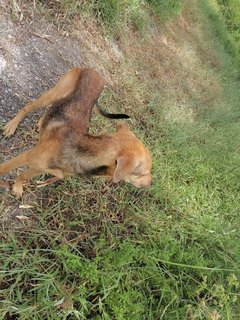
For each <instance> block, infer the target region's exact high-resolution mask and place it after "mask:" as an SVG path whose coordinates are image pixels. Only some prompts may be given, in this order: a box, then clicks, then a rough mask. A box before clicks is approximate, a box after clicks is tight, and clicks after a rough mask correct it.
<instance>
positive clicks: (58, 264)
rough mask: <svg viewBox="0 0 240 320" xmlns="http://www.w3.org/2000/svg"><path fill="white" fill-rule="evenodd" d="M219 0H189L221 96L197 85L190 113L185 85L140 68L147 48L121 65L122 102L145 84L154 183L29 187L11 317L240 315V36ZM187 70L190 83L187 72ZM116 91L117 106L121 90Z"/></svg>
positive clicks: (3, 283) (2, 279) (3, 275)
mask: <svg viewBox="0 0 240 320" xmlns="http://www.w3.org/2000/svg"><path fill="white" fill-rule="evenodd" d="M103 3H107V2H101V4H103ZM155 3H157V2H155ZM160 3H161V2H159V4H160ZM169 3H170V2H169ZM212 4H213V2H208V1H205V0H204V1H201V2H193V3H192V5H191V7H189V8H188V11H189V13H190V15H191V16H193V20H194V22H195V23H196V22H197V23H198V24H199V25H200V26H201V32H202V34H201V35H202V36H203V38H204V40H205V41H204V42H203V41H201V38H198V37H197V36H196V35H195V34H194V32H195V31H194V30H193V31H192V33H191V35H192V36H193V40H191V39H188V40H189V41H194V45H195V47H196V48H197V49H198V50H199V51H197V53H198V55H203V59H202V60H203V62H202V65H201V68H199V69H198V70H197V71H196V70H190V71H189V72H192V74H193V75H194V77H195V76H196V77H197V74H198V73H201V72H202V73H203V74H204V76H203V79H205V80H206V81H207V80H208V78H211V77H213V78H214V79H216V81H217V82H218V83H219V86H220V88H221V90H220V93H219V94H221V97H219V98H218V97H217V96H216V97H214V99H213V98H212V91H211V90H213V88H211V87H208V88H207V90H208V91H207V93H206V91H204V87H200V86H198V87H197V88H198V90H202V91H201V92H200V93H199V91H196V92H195V94H192V93H191V92H190V93H189V92H188V96H187V102H186V105H187V110H186V114H184V116H181V117H180V116H179V117H177V115H176V114H174V113H173V115H172V113H171V110H172V108H173V104H174V103H175V101H177V100H178V99H179V97H178V96H177V92H175V91H176V89H175V87H174V90H173V91H170V90H172V88H170V87H169V88H167V90H166V91H167V93H166V94H165V95H164V90H163V89H162V87H161V86H162V84H161V83H160V85H159V87H157V85H158V84H157V80H156V79H155V78H154V77H149V78H147V75H145V74H144V75H145V76H146V79H147V80H146V79H145V80H146V81H142V80H141V79H142V78H141V75H142V74H143V70H144V72H145V70H146V69H145V65H144V63H145V61H142V60H141V55H139V56H138V58H139V61H135V60H134V61H132V60H131V58H130V57H127V58H126V61H125V62H124V63H125V64H126V65H125V67H126V70H127V68H128V69H131V68H133V67H134V66H135V67H136V65H137V67H136V68H138V69H137V71H138V73H136V74H137V75H135V74H132V77H130V76H127V77H126V78H124V75H122V77H123V78H122V79H121V80H122V82H123V85H122V86H123V87H122V90H123V89H125V90H126V91H124V93H125V94H126V93H128V98H127V99H126V98H125V99H126V101H124V99H123V100H121V103H122V104H123V106H124V107H128V108H129V100H130V99H131V98H130V97H131V96H132V95H134V94H135V95H136V98H135V100H134V99H133V98H132V99H133V100H130V105H133V107H132V109H131V114H132V117H133V119H132V123H133V126H132V128H133V129H134V131H135V132H136V133H137V134H138V135H139V136H140V137H141V139H143V140H144V142H145V143H146V144H147V145H148V147H149V148H150V149H151V152H152V154H153V163H154V167H153V174H154V183H153V186H152V187H151V188H149V189H142V190H138V189H135V188H133V187H131V186H128V185H125V184H119V185H109V184H108V183H106V182H104V181H101V180H98V179H91V180H90V179H85V178H83V179H79V178H71V179H67V180H64V181H61V182H58V183H56V184H54V185H49V186H46V187H45V188H44V189H43V190H42V191H41V190H39V189H37V188H34V187H31V186H30V187H29V188H27V190H26V194H27V193H30V192H33V193H34V194H35V196H33V197H35V198H34V199H33V200H31V198H30V200H28V198H24V199H23V203H26V204H28V203H29V201H30V203H32V204H33V206H34V208H32V209H30V210H32V213H31V215H30V217H29V221H26V223H25V225H23V226H22V227H20V228H17V229H15V230H14V232H13V231H12V230H7V229H5V230H2V233H1V239H2V241H1V243H0V252H1V254H0V319H9V318H10V319H11V318H12V319H14V316H15V317H16V318H19V319H21V320H25V319H26V320H29V319H36V320H38V319H39V320H42V319H53V320H57V319H95V320H100V319H104V320H105V319H106V320H108V319H109V320H113V319H116V320H128V319H133V320H141V319H147V320H156V319H164V320H171V319H173V320H177V319H179V320H183V319H190V320H192V319H198V320H199V319H200V320H213V319H214V320H215V319H220V318H219V317H220V316H221V319H224V320H225V319H226V320H235V319H236V320H237V319H239V310H240V303H239V298H240V297H239V286H240V246H239V240H240V239H239V224H240V218H239V211H240V193H239V180H240V179H239V178H240V165H239V163H240V161H239V160H240V154H239V150H240V149H239V148H240V146H239V141H240V129H239V113H240V112H239V106H238V104H239V98H240V90H239V79H238V76H237V74H236V71H235V70H236V64H235V59H236V53H235V51H234V50H233V49H232V48H233V46H234V44H232V43H230V42H229V40H228V34H227V32H226V29H224V27H223V26H222V22H221V20H220V18H219V16H218V14H217V12H216V11H215V9H214V6H213V5H212ZM185 10H186V9H185ZM189 34H190V33H189ZM189 34H188V36H189ZM189 37H190V36H189ZM195 47H194V48H195ZM200 48H201V50H200ZM162 50H163V48H162ZM204 50H206V51H204ZM206 52H214V55H215V56H216V60H217V61H219V63H218V65H219V67H218V68H216V67H213V68H209V64H208V63H209V61H208V59H209V57H208V55H207V54H206ZM157 61H160V60H157ZM165 61H166V62H167V57H166V59H165ZM161 63H162V62H161ZM172 63H173V62H172ZM141 65H143V66H141ZM141 68H143V69H141ZM169 68H170V67H169ZM189 68H190V67H189ZM181 70H183V66H181V68H180V71H181ZM180 71H179V72H180ZM184 72H186V70H184ZM194 72H195V73H194ZM176 73H177V71H176ZM183 74H185V73H183ZM188 75H189V74H188ZM181 77H182V78H181ZM139 78H140V80H138V79H139ZM177 78H178V83H177V84H179V86H181V90H182V91H181V92H182V93H184V92H185V91H186V89H188V86H187V85H186V81H187V77H183V75H182V74H181V73H180V75H179V76H178V77H177ZM174 85H175V86H176V84H175V83H174ZM136 87H137V89H138V91H137V90H136ZM156 88H157V90H156ZM159 88H161V89H162V91H160V89H159ZM154 90H156V91H154ZM168 90H169V92H168ZM184 90H185V91H184ZM121 93H122V92H121V88H120V89H119V94H121ZM213 94H214V93H213ZM202 95H205V96H206V95H207V98H205V96H204V97H202ZM208 95H209V96H210V98H208ZM144 97H145V99H146V101H144V103H143V104H142V105H141V103H138V102H139V101H142V100H143V98H144ZM105 98H106V101H107V102H108V103H109V105H113V106H114V109H115V104H117V102H116V101H115V100H114V99H117V97H114V96H112V95H110V94H109V95H106V97H105ZM182 103H183V102H182ZM143 105H144V106H143ZM138 108H139V109H138ZM141 108H142V109H141ZM174 110H177V109H174ZM189 110H191V111H192V112H193V115H194V116H193V120H192V121H186V118H187V112H189ZM170 113H171V117H170V116H169V115H170ZM187 119H188V118H187ZM94 121H96V122H97V121H99V120H98V118H97V119H95V120H94ZM101 121H102V122H101V124H105V125H106V122H104V121H103V120H101ZM98 123H99V122H98ZM108 125H109V124H108ZM8 198H9V199H11V201H16V200H13V199H12V197H11V196H10V195H4V201H8ZM16 203H17V205H20V204H21V202H17V201H16ZM28 223H29V226H28Z"/></svg>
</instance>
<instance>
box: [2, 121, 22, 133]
mask: <svg viewBox="0 0 240 320" xmlns="http://www.w3.org/2000/svg"><path fill="white" fill-rule="evenodd" d="M17 126H18V121H16V120H15V119H12V120H11V121H9V122H8V123H7V124H6V125H5V126H4V127H3V134H4V135H5V136H6V137H11V136H12V135H13V134H14V132H15V131H16V129H17Z"/></svg>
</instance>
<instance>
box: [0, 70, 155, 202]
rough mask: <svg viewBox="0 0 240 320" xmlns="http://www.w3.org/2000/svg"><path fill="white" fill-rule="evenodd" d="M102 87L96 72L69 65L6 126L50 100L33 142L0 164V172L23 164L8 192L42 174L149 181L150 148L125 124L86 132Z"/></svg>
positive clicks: (139, 184) (138, 182) (138, 183)
mask: <svg viewBox="0 0 240 320" xmlns="http://www.w3.org/2000/svg"><path fill="white" fill-rule="evenodd" d="M102 90H103V80H102V78H101V77H100V76H99V74H98V73H97V72H96V71H94V70H93V69H82V68H74V69H72V70H70V71H69V72H68V73H66V74H65V75H64V76H63V77H62V78H61V79H60V81H59V82H58V83H57V84H56V86H55V87H54V88H53V89H51V90H49V91H48V92H46V93H44V94H43V95H42V96H40V98H39V99H37V100H36V101H34V102H31V103H29V104H27V105H26V106H25V107H24V108H23V109H22V110H21V111H20V112H19V113H18V114H17V115H16V116H15V117H14V118H13V119H12V120H11V121H10V122H9V123H8V124H7V125H6V126H5V134H6V135H11V134H12V133H14V131H15V129H16V127H17V125H18V123H19V122H20V121H21V120H22V118H23V117H24V116H25V115H26V113H28V112H29V111H31V110H33V109H35V108H38V107H44V106H49V105H51V108H50V109H49V110H48V112H47V113H46V114H45V115H44V117H43V118H42V119H41V122H40V125H39V129H40V132H39V142H38V144H37V145H36V146H35V147H33V148H32V149H30V150H28V151H26V152H24V153H22V154H20V155H19V156H17V157H15V158H13V159H11V160H10V161H8V162H6V163H3V164H1V165H0V175H3V174H4V173H7V172H9V171H11V170H14V169H15V168H17V167H20V166H23V165H27V166H28V169H27V170H26V171H24V172H23V173H22V174H20V175H19V176H18V177H17V179H16V180H15V183H14V185H13V188H12V192H13V194H15V195H16V196H17V197H21V195H22V192H23V187H22V185H23V183H24V181H28V180H30V179H31V178H33V177H35V176H38V175H40V174H43V173H49V174H52V175H54V176H55V177H56V178H55V180H56V179H60V178H64V177H66V176H69V175H102V176H105V177H108V178H110V179H112V180H113V182H114V183H116V182H119V181H121V180H123V181H126V182H129V183H131V184H133V185H134V186H136V187H145V186H149V185H150V184H151V182H152V177H151V167H152V160H151V156H150V153H149V151H148V150H147V149H146V148H145V147H144V145H143V144H142V143H141V141H140V140H139V139H138V138H137V137H136V136H135V135H134V134H133V133H132V132H131V131H130V129H129V128H128V127H127V125H125V124H121V125H119V127H118V129H117V131H116V133H115V134H111V135H101V136H93V135H89V134H88V133H87V132H88V124H89V119H90V117H91V112H92V108H93V106H94V104H95V103H96V101H97V99H98V97H99V95H100V93H101V92H102ZM100 110H101V109H100ZM100 113H101V111H100ZM106 115H109V114H107V113H106V114H105V116H106ZM117 116H119V115H117ZM110 117H114V116H113V115H110ZM120 117H121V115H120Z"/></svg>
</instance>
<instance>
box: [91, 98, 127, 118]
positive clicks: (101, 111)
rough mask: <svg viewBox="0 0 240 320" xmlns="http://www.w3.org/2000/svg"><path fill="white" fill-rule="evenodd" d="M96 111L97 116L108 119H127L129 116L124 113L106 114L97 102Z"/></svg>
mask: <svg viewBox="0 0 240 320" xmlns="http://www.w3.org/2000/svg"><path fill="white" fill-rule="evenodd" d="M96 109H97V112H98V114H100V115H101V116H103V117H105V118H108V119H129V118H130V117H129V115H127V114H125V113H108V112H106V111H105V110H103V109H102V107H101V106H100V105H99V103H98V102H96Z"/></svg>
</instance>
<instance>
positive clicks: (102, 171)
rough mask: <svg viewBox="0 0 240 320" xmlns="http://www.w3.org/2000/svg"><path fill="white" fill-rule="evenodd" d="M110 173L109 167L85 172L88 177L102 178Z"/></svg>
mask: <svg viewBox="0 0 240 320" xmlns="http://www.w3.org/2000/svg"><path fill="white" fill-rule="evenodd" d="M107 171H108V166H104V165H103V166H100V167H96V168H92V169H89V170H87V171H86V172H85V174H86V175H94V176H101V175H105V174H106V173H107Z"/></svg>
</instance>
